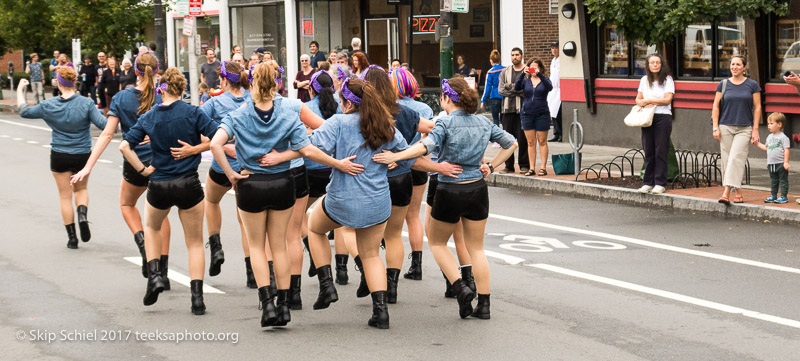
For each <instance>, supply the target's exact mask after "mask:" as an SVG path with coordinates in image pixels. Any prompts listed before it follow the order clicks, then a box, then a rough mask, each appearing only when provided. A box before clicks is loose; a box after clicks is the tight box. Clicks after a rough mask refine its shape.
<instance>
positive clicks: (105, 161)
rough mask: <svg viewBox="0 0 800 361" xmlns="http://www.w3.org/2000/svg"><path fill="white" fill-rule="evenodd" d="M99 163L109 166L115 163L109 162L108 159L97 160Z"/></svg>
mask: <svg viewBox="0 0 800 361" xmlns="http://www.w3.org/2000/svg"><path fill="white" fill-rule="evenodd" d="M97 162H98V163H107V164H111V163H114V162H112V161H110V160H108V159H98V160H97Z"/></svg>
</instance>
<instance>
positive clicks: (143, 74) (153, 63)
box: [135, 53, 158, 114]
mask: <svg viewBox="0 0 800 361" xmlns="http://www.w3.org/2000/svg"><path fill="white" fill-rule="evenodd" d="M135 66H136V69H135V73H136V74H137V75H139V77H140V78H141V80H142V81H141V85H142V93H141V94H140V95H139V109H138V110H137V112H136V113H137V114H144V113H147V111H149V110H150V108H152V107H153V103H154V102H155V99H156V81H155V72H157V71H158V60H157V59H156V57H155V56H153V55H151V54H149V53H145V54H141V55H139V56H138V57H137V59H136V65H135Z"/></svg>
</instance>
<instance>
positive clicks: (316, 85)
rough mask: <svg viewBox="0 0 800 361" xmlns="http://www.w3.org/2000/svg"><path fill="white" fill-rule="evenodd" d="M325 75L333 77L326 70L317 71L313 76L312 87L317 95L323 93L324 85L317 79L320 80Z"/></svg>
mask: <svg viewBox="0 0 800 361" xmlns="http://www.w3.org/2000/svg"><path fill="white" fill-rule="evenodd" d="M323 73H325V74H328V76H331V73H328V72H327V71H325V70H320V71H317V72H315V73H314V75H312V76H311V87H312V88H314V92H315V93H317V94H319V93H320V92H322V85H321V84H320V83H319V82H318V81H317V78H319V76H320V75H322V74H323ZM331 78H333V77H331ZM331 90H333V85H331Z"/></svg>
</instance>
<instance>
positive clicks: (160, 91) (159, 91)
mask: <svg viewBox="0 0 800 361" xmlns="http://www.w3.org/2000/svg"><path fill="white" fill-rule="evenodd" d="M166 93H167V83H166V82H164V83H161V85H159V86H158V88H156V94H166Z"/></svg>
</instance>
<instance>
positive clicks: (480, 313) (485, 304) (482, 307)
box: [472, 293, 491, 320]
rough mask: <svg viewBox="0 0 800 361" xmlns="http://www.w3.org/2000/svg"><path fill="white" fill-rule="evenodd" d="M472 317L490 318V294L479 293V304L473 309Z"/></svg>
mask: <svg viewBox="0 0 800 361" xmlns="http://www.w3.org/2000/svg"><path fill="white" fill-rule="evenodd" d="M472 317H477V318H480V319H481V320H488V319H489V318H491V317H490V316H489V295H482V294H480V293H479V294H478V306H477V307H475V310H474V311H472Z"/></svg>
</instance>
